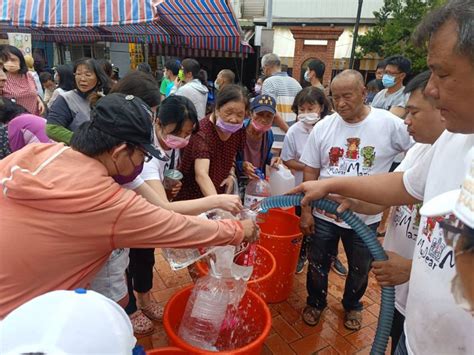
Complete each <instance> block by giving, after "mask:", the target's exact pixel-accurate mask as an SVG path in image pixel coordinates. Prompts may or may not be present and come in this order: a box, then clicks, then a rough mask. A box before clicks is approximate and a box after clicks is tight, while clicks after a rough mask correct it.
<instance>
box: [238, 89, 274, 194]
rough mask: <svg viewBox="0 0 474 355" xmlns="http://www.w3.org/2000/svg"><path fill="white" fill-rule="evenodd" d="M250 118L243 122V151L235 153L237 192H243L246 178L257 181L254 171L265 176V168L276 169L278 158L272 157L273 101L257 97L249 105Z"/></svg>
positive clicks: (265, 97) (262, 96)
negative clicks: (258, 171) (244, 138)
mask: <svg viewBox="0 0 474 355" xmlns="http://www.w3.org/2000/svg"><path fill="white" fill-rule="evenodd" d="M250 110H251V117H250V119H246V120H245V121H244V128H245V134H246V141H245V146H244V149H243V150H242V151H240V152H238V153H237V159H236V160H237V173H238V178H239V190H240V191H242V190H243V191H245V187H246V186H247V182H248V178H251V179H258V176H257V175H256V174H255V169H260V171H261V172H262V173H263V174H264V175H265V174H266V167H267V165H268V166H273V167H276V166H278V164H279V163H280V161H281V160H280V158H279V157H273V154H272V152H271V149H272V144H273V133H272V124H273V120H274V118H275V114H276V103H275V99H274V98H273V97H271V96H269V95H259V96H257V97H256V98H255V99H254V100H253V101H252V104H251V105H250Z"/></svg>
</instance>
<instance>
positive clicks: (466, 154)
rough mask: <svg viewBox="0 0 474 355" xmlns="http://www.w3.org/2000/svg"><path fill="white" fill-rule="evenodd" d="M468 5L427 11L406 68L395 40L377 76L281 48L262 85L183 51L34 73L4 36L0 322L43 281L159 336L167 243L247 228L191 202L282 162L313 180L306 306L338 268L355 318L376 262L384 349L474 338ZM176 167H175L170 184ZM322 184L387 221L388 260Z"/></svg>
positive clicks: (303, 179) (37, 292) (446, 346)
mask: <svg viewBox="0 0 474 355" xmlns="http://www.w3.org/2000/svg"><path fill="white" fill-rule="evenodd" d="M473 16H474V6H473V4H472V2H470V1H468V0H450V1H448V2H447V4H445V5H444V6H442V7H439V8H438V9H436V10H434V11H433V12H432V13H431V14H429V15H427V16H426V18H425V19H424V20H423V22H422V23H421V24H420V26H419V27H418V29H417V32H416V34H415V40H416V41H417V43H418V44H419V45H420V46H421V45H423V44H425V43H427V44H428V58H427V62H428V66H429V68H430V69H429V70H427V71H425V72H422V73H419V74H417V75H414V76H413V77H412V78H411V80H408V78H409V77H410V76H411V74H412V73H411V62H410V60H409V59H408V58H406V57H404V56H401V55H394V56H390V57H387V58H385V59H384V60H383V61H382V62H380V63H379V65H378V66H377V70H376V73H375V74H376V77H375V79H374V80H372V81H370V82H368V83H365V81H364V77H363V76H362V74H361V73H360V72H358V71H356V70H352V69H348V70H344V71H342V72H340V73H338V74H337V75H335V76H334V78H333V79H332V80H331V82H330V85H326V86H324V85H323V82H324V73H325V64H324V62H322V61H321V60H319V59H315V60H313V61H311V62H310V63H309V64H308V67H307V69H306V72H305V74H304V80H305V83H299V82H298V81H297V80H295V79H294V78H292V77H291V76H289V75H288V74H287V73H286V72H285V71H283V70H282V66H281V61H280V58H279V57H278V55H276V54H274V53H271V54H266V55H265V56H263V57H262V59H261V68H262V73H263V76H262V77H259V78H258V79H257V81H256V84H255V87H254V88H252V90H250V91H249V90H247V89H246V88H244V87H242V86H241V85H239V84H236V83H235V74H234V73H233V72H232V71H231V70H229V69H224V70H221V71H220V72H219V73H218V75H217V76H216V78H215V81H214V85H213V88H210V87H209V85H208V80H207V79H208V78H207V73H206V72H205V71H203V70H202V68H201V67H200V65H199V62H198V61H197V60H195V59H191V58H187V59H184V60H182V61H181V60H178V59H170V60H168V61H167V62H166V63H165V65H164V77H163V80H162V81H161V83H158V82H157V81H156V79H155V78H154V77H153V75H152V74H151V68H150V66H149V65H148V64H146V63H142V64H141V65H140V66H139V67H138V68H137V70H132V71H130V72H129V73H128V74H127V75H125V76H124V77H123V78H122V79H120V80H117V78H116V76H115V73H114V72H113V70H112V66H111V65H110V63H109V62H107V61H98V60H95V59H92V58H84V59H81V60H78V61H76V62H75V63H74V65H73V66H71V65H60V66H58V67H57V68H55V73H54V75H52V74H51V73H47V72H44V73H39V74H38V73H36V72H34V69H32V63H31V59H29V58H28V57H26V58H25V56H23V54H22V53H21V51H19V50H18V49H17V48H15V47H12V46H8V45H2V46H0V66H1V68H0V69H1V70H0V94H1V97H0V159H1V160H0V181H1V184H2V192H3V196H2V198H1V199H0V208H1V211H2V213H1V217H0V248H1V250H2V252H1V257H0V280H1V282H0V319H1V318H5V317H6V318H5V321H4V324H16V325H17V324H18V322H15V319H13V320H10V321H9V319H11V318H13V317H14V316H15V315H21V314H22V311H21V310H22V309H24V307H25V306H27V305H28V304H30V303H32V302H33V303H34V302H39V301H35V298H36V297H39V298H36V300H38V299H41V297H45V296H44V295H45V294H48V293H49V292H51V291H57V290H74V289H76V288H85V289H90V290H93V291H95V292H97V293H100V294H102V295H103V296H105V297H106V298H108V299H109V300H112V301H114V302H115V303H116V304H118V305H120V306H121V307H122V308H123V309H125V311H126V313H127V314H128V317H129V319H130V322H131V326H132V328H131V329H133V332H134V333H135V334H136V335H139V336H140V335H148V334H151V333H152V332H153V331H154V325H153V321H157V320H158V321H159V320H161V318H162V316H163V309H162V307H160V306H159V305H158V303H156V302H155V300H154V299H153V297H152V296H151V290H152V288H153V268H154V263H155V260H154V255H155V248H162V247H204V246H211V245H225V244H233V245H238V244H240V243H241V242H242V241H255V240H256V238H257V237H258V227H257V226H256V224H255V222H253V221H250V220H244V221H230V220H221V221H208V220H204V219H201V218H197V217H195V216H196V215H198V214H200V213H202V212H205V211H208V210H211V209H213V208H221V209H224V210H227V211H230V212H232V213H237V212H239V211H240V210H241V209H242V208H243V207H242V200H243V197H244V196H243V195H244V192H245V187H246V185H247V184H248V182H249V181H250V180H251V179H259V178H260V177H259V175H260V174H259V173H258V174H257V169H258V170H259V171H261V172H262V173H263V176H265V175H267V174H268V173H269V171H270V169H290V170H291V172H292V173H293V174H294V176H295V182H296V184H295V186H289V187H288V189H289V190H290V189H292V191H291V192H293V193H304V195H305V197H304V199H303V203H302V207H301V208H299V209H297V211H296V213H297V214H298V215H299V216H300V229H301V231H302V233H303V235H304V239H303V243H302V248H301V252H300V259H299V262H298V266H297V270H295V271H296V272H302V271H303V270H304V265H305V264H308V269H307V280H306V286H307V293H308V296H307V302H306V303H307V305H306V307H305V308H304V309H303V312H302V319H303V321H304V322H305V323H306V324H308V325H309V326H316V325H317V324H318V323H319V321H320V319H321V317H322V316H323V314H324V311H325V309H326V308H327V291H328V273H329V272H330V270H331V268H333V269H334V270H335V271H336V272H337V273H338V274H340V275H344V276H345V277H346V283H345V290H344V294H343V298H342V305H343V308H344V310H345V315H344V320H343V322H344V326H345V327H346V328H348V329H349V330H359V329H360V328H361V326H362V310H363V303H362V302H361V299H362V297H363V296H364V294H365V292H366V289H367V286H368V279H369V272H371V271H372V272H373V273H374V274H375V277H376V279H377V281H378V282H379V284H380V285H381V286H395V290H396V300H395V314H394V319H393V324H392V331H391V337H392V342H391V344H392V350H391V351H392V354H423V353H433V354H445V353H449V354H469V353H473V352H474V338H473V337H472V331H473V330H474V319H473V316H472V315H473V314H474V313H473V310H474V279H473V277H472V275H473V274H472V262H473V250H474V249H473V245H474V232H473V231H474V200H473V194H474V188H473V186H474V165H473V164H474V160H473V159H474V148H473V147H474V135H473V133H474V119H473V118H472V110H471V108H470V103H469V99H470V97H471V96H472V95H473V94H474V58H473V52H474V43H473V37H472V33H473V32H474V28H473V22H472V18H473ZM302 84H303V85H302ZM302 86H305V88H303V87H302ZM214 90H215V91H216V94H215V98H214V99H213V100H212V101H213V102H212V104H210V102H209V101H210V100H209V97H210V96H212V95H214ZM250 92H251V93H250ZM173 170H179V172H181V174H182V179H181V180H180V181H179V182H178V183H177V184H175V185H173V186H172V187H170V186H167V185H166V184H165V180H166V175H167V173H169V172H170V171H173ZM451 190H453V191H451ZM328 195H329V197H330V198H333V199H335V200H336V201H338V202H339V203H340V206H339V209H338V211H339V212H342V211H344V210H345V209H351V210H353V211H354V212H356V213H357V215H358V216H359V217H360V218H361V219H362V220H363V221H364V222H365V223H366V224H367V225H368V226H369V228H370V229H372V230H373V231H374V233H377V234H378V235H379V236H380V237H384V239H383V246H384V249H385V250H386V253H387V255H388V260H386V261H373V259H372V256H371V255H370V252H369V250H368V248H367V246H366V245H365V244H364V242H363V241H362V239H361V238H360V237H359V236H358V235H357V233H356V232H355V231H354V230H353V229H351V228H350V227H349V226H348V225H347V224H346V223H345V222H343V221H341V220H339V218H338V217H337V216H335V215H329V214H327V213H326V212H325V211H321V210H316V209H312V208H311V207H310V206H309V202H310V201H312V200H315V199H320V198H323V197H326V196H328ZM438 195H441V196H438ZM340 240H341V241H342V245H343V248H344V252H345V254H346V256H347V263H348V265H347V268H346V266H345V265H343V264H342V263H341V261H340V260H339V259H338V249H339V247H338V246H339V241H340ZM81 292H82V291H81ZM81 292H79V293H81ZM84 292H86V291H84ZM42 295H43V296H42ZM94 295H95V293H93V294H92V296H88V297H87V299H89V298H91V299H92V298H93V297H95V296H94ZM51 297H53V296H51ZM61 297H65V295H62V296H61ZM68 297H69V296H68ZM70 297H73V296H70ZM74 297H75V296H74ZM101 302H103V301H101ZM466 310H467V312H466ZM121 312H122V311H121ZM23 313H24V310H23ZM122 313H123V312H122ZM9 314H10V315H9ZM120 316H122V315H120ZM1 324H2V323H1V322H0V330H1V326H2V325H1ZM2 341H3V340H2V339H1V336H0V344H1V342H2ZM13 343H14V342H12V343H10V345H9V346H10V347H12V348H14V347H15V346H19V345H18V344H17V345H15V344H13ZM27 350H28V352H36V351H39V350H41V349H27Z"/></svg>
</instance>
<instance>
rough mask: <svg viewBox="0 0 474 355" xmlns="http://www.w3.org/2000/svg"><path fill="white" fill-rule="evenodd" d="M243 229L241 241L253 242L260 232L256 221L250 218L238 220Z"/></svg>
mask: <svg viewBox="0 0 474 355" xmlns="http://www.w3.org/2000/svg"><path fill="white" fill-rule="evenodd" d="M240 223H242V227H243V229H244V239H243V240H242V241H243V242H248V243H254V242H256V241H257V240H258V237H259V234H260V228H258V225H257V223H255V222H254V221H252V220H251V219H245V220H243V221H240Z"/></svg>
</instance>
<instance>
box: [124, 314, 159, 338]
mask: <svg viewBox="0 0 474 355" xmlns="http://www.w3.org/2000/svg"><path fill="white" fill-rule="evenodd" d="M129 317H130V322H131V323H132V327H133V333H134V334H136V335H137V336H147V335H150V334H152V333H153V332H154V331H155V325H154V324H153V322H152V321H151V320H150V319H148V318H147V316H145V315H144V314H143V312H142V311H141V310H138V311H136V312H135V313H133V314H131V315H130V316H129Z"/></svg>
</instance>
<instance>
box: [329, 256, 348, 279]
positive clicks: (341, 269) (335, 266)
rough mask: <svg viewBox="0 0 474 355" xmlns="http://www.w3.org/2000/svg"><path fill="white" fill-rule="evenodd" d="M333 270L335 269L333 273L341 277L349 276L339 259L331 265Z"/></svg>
mask: <svg viewBox="0 0 474 355" xmlns="http://www.w3.org/2000/svg"><path fill="white" fill-rule="evenodd" d="M331 269H333V271H334V272H335V273H336V274H338V275H341V276H346V275H347V269H346V267H345V266H344V265H342V263H341V261H340V260H339V259H338V258H336V259H334V262H333V263H332V265H331Z"/></svg>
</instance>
